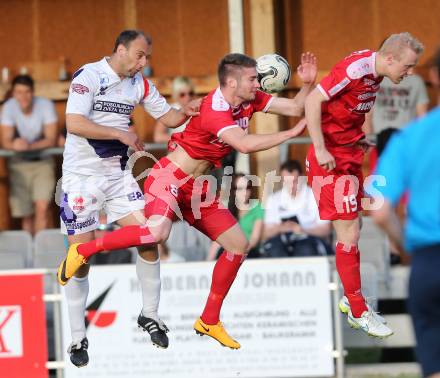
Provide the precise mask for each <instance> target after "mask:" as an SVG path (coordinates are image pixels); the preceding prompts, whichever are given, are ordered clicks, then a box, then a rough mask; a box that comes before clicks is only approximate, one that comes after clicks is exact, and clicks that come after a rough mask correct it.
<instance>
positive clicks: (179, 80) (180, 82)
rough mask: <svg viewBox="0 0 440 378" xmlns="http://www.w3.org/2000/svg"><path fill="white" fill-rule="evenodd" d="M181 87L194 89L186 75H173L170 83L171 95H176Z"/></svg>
mask: <svg viewBox="0 0 440 378" xmlns="http://www.w3.org/2000/svg"><path fill="white" fill-rule="evenodd" d="M183 88H189V89H190V90H191V91H194V85H193V83H192V81H191V79H190V78H189V77H186V76H177V77H175V78H174V80H173V83H172V84H171V90H172V92H173V96H177V95H178V94H179V92H180V91H181V90H182V89H183Z"/></svg>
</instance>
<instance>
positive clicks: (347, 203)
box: [342, 194, 358, 213]
mask: <svg viewBox="0 0 440 378" xmlns="http://www.w3.org/2000/svg"><path fill="white" fill-rule="evenodd" d="M342 202H343V203H344V208H345V210H346V212H347V213H355V212H356V211H357V209H358V204H357V201H356V196H355V195H354V194H350V195H348V196H344V198H343V199H342Z"/></svg>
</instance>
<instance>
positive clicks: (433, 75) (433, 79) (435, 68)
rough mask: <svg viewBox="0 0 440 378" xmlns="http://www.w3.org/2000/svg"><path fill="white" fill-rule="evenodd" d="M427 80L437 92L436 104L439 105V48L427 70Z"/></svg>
mask: <svg viewBox="0 0 440 378" xmlns="http://www.w3.org/2000/svg"><path fill="white" fill-rule="evenodd" d="M429 81H430V83H431V85H432V86H433V88H434V89H435V92H436V94H437V105H440V49H438V50H437V53H436V54H435V56H434V62H433V65H432V67H431V68H430V70H429Z"/></svg>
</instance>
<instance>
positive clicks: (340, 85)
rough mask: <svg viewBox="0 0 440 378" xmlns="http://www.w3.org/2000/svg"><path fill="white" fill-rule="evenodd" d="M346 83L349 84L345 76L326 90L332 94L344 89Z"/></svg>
mask: <svg viewBox="0 0 440 378" xmlns="http://www.w3.org/2000/svg"><path fill="white" fill-rule="evenodd" d="M348 84H350V79H349V78H348V77H346V78H344V79H343V80H342V81H340V82H339V83H338V84H336V85H335V86H334V87H332V88H330V90H329V91H328V93H329V95H330V96H334V95H335V94H336V93H338V92H339V91H341V90H342V89H344V88H345V87H346V86H347V85H348Z"/></svg>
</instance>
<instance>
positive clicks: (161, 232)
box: [150, 226, 170, 244]
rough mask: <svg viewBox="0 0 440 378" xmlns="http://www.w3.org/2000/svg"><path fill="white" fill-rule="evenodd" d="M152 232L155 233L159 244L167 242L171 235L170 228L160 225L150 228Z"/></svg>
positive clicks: (154, 235)
mask: <svg viewBox="0 0 440 378" xmlns="http://www.w3.org/2000/svg"><path fill="white" fill-rule="evenodd" d="M150 232H151V234H152V235H153V237H154V240H155V242H156V243H158V244H163V243H165V242H166V241H167V240H168V237H169V236H170V230H169V228H168V227H163V226H159V227H154V228H150Z"/></svg>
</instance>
